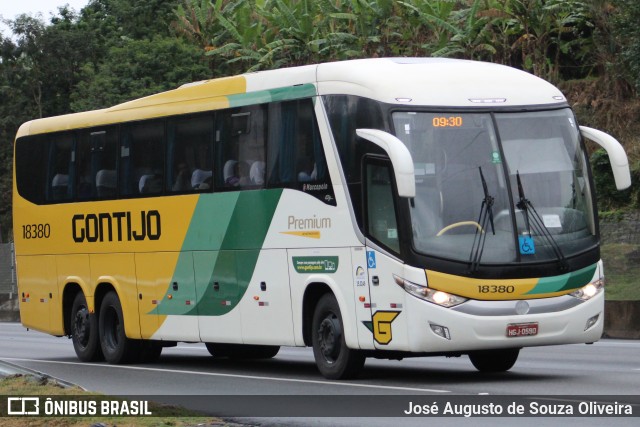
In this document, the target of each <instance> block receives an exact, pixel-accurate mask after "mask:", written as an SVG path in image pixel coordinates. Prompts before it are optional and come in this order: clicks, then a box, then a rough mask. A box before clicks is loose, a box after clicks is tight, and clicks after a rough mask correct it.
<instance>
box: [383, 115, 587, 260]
mask: <svg viewBox="0 0 640 427" xmlns="http://www.w3.org/2000/svg"><path fill="white" fill-rule="evenodd" d="M393 123H394V127H395V130H396V136H397V137H398V138H399V139H400V140H402V141H403V142H404V144H405V145H406V146H407V147H408V148H409V150H410V152H411V154H412V156H413V160H414V166H415V178H416V197H415V199H414V200H413V201H412V203H411V208H410V212H411V224H412V230H413V247H414V249H415V250H416V251H418V252H420V253H423V254H425V255H429V256H435V257H439V258H444V259H450V260H456V261H469V262H470V263H472V264H473V263H477V264H508V263H515V262H544V261H556V260H557V261H563V260H564V258H565V257H569V256H572V255H576V254H578V253H580V252H582V251H584V250H586V249H590V248H591V247H593V245H596V244H597V237H596V231H595V222H594V212H593V211H594V208H593V199H592V197H591V189H590V184H589V179H588V174H587V163H586V156H585V154H584V152H583V149H582V146H581V144H580V139H579V133H578V129H577V125H576V123H575V120H574V118H573V115H572V113H571V111H570V110H569V109H563V110H553V111H538V112H524V113H523V112H518V113H460V114H457V113H445V114H442V113H433V112H395V113H393Z"/></svg>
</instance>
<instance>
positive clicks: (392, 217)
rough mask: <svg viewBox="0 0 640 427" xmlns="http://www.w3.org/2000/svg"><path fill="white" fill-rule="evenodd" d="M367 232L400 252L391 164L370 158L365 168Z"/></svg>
mask: <svg viewBox="0 0 640 427" xmlns="http://www.w3.org/2000/svg"><path fill="white" fill-rule="evenodd" d="M365 174H366V176H365V180H366V185H367V188H366V200H367V234H368V235H369V236H371V237H372V238H373V239H375V240H376V241H378V242H380V243H382V244H383V245H384V246H386V247H388V248H389V249H391V250H392V251H394V252H396V253H399V252H400V241H399V239H398V222H397V219H396V210H395V203H394V200H393V185H392V181H391V165H390V163H389V162H388V161H386V162H384V163H383V161H379V160H378V161H375V160H370V161H368V162H367V164H366V169H365Z"/></svg>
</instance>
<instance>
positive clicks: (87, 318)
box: [70, 292, 103, 362]
mask: <svg viewBox="0 0 640 427" xmlns="http://www.w3.org/2000/svg"><path fill="white" fill-rule="evenodd" d="M70 333H71V341H72V342H73V349H74V350H75V352H76V355H77V356H78V359H80V360H82V361H83V362H95V361H97V360H101V359H102V358H103V356H102V349H101V348H100V340H99V337H98V319H97V317H96V315H95V314H93V313H91V312H89V307H88V306H87V299H86V298H85V296H84V294H83V293H82V292H78V293H77V294H76V296H75V298H74V299H73V304H72V305H71V331H70Z"/></svg>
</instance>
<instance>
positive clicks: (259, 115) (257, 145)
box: [216, 105, 267, 190]
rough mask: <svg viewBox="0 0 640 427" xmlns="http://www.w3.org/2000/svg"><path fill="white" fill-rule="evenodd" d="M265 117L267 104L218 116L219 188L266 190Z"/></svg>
mask: <svg viewBox="0 0 640 427" xmlns="http://www.w3.org/2000/svg"><path fill="white" fill-rule="evenodd" d="M266 116H267V112H266V108H265V106H264V105H253V106H248V107H243V108H240V109H234V110H227V111H224V112H222V113H221V114H220V115H219V117H220V120H219V122H218V124H217V132H216V134H217V137H216V168H217V169H218V172H217V174H216V186H217V187H218V188H219V189H221V190H233V189H235V190H238V189H243V188H246V189H257V188H263V187H264V182H265V180H264V169H265V168H264V165H265V140H266V133H267V129H266V123H267V121H266Z"/></svg>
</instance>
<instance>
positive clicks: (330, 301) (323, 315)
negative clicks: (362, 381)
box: [311, 294, 365, 379]
mask: <svg viewBox="0 0 640 427" xmlns="http://www.w3.org/2000/svg"><path fill="white" fill-rule="evenodd" d="M311 328H312V329H311V335H312V336H311V341H312V345H313V356H314V357H315V360H316V366H317V367H318V370H319V371H320V373H321V374H322V376H324V377H325V378H328V379H348V378H355V377H357V376H358V374H359V373H360V371H361V370H362V367H363V366H364V362H365V356H364V355H363V354H362V352H360V351H358V350H351V349H350V348H348V347H347V345H346V343H345V339H344V333H343V330H344V329H343V323H342V315H341V314H340V307H339V306H338V301H336V298H335V297H334V296H333V294H325V295H324V296H322V298H320V301H318V305H317V306H316V309H315V311H314V313H313V321H312V326H311Z"/></svg>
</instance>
